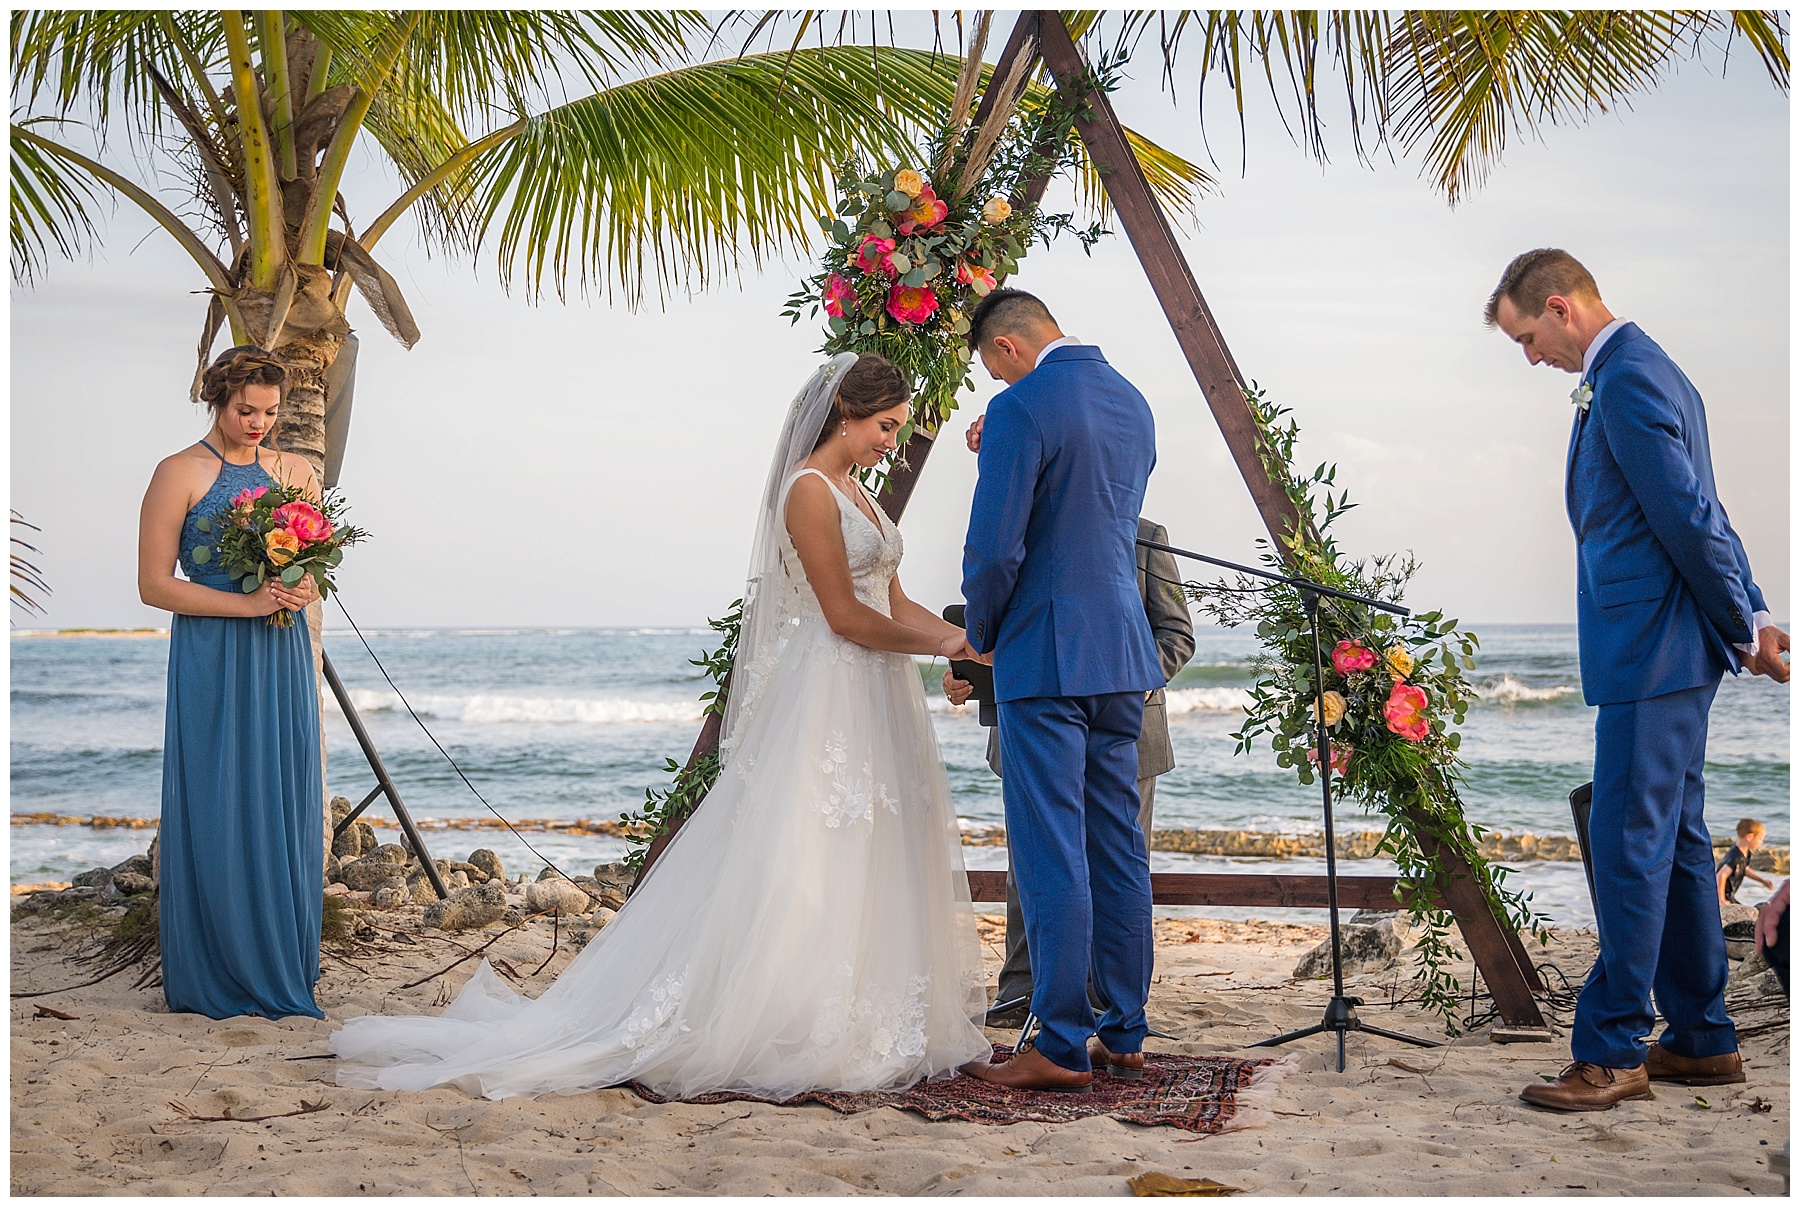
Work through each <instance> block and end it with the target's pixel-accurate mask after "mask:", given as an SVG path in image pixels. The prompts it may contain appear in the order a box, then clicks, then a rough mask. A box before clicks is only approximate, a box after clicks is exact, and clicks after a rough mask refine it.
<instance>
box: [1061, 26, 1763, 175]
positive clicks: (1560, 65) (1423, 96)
mask: <svg viewBox="0 0 1800 1207" xmlns="http://www.w3.org/2000/svg"><path fill="white" fill-rule="evenodd" d="M1094 17H1095V14H1091V13H1089V14H1082V16H1081V18H1080V19H1079V20H1072V21H1071V22H1070V28H1071V31H1072V32H1075V33H1076V34H1077V36H1079V34H1080V32H1081V31H1084V30H1086V29H1088V28H1089V27H1090V26H1092V25H1094V24H1095V22H1094V19H1093V18H1094ZM1111 24H1112V25H1113V28H1114V36H1115V38H1116V43H1115V47H1114V53H1115V54H1129V53H1131V52H1132V51H1134V50H1135V49H1136V48H1137V47H1138V46H1139V45H1140V44H1141V42H1142V41H1143V39H1144V38H1145V37H1146V36H1149V35H1154V36H1155V38H1156V41H1157V44H1158V46H1159V47H1160V49H1161V51H1162V56H1163V69H1164V79H1165V82H1166V83H1168V84H1169V85H1171V86H1173V85H1175V84H1177V83H1178V82H1181V81H1184V80H1189V79H1192V80H1194V81H1195V84H1196V86H1197V87H1198V88H1199V89H1200V91H1201V95H1202V99H1204V90H1205V87H1206V84H1207V82H1208V81H1209V80H1211V79H1213V78H1214V77H1218V78H1219V80H1220V82H1221V83H1223V84H1224V85H1225V87H1227V88H1228V89H1230V92H1231V98H1232V101H1233V103H1234V108H1235V112H1236V114H1237V118H1238V123H1239V129H1240V134H1241V132H1242V127H1243V115H1244V102H1245V94H1246V92H1247V91H1248V90H1250V89H1252V88H1255V87H1256V86H1257V85H1256V77H1258V76H1260V77H1261V78H1262V81H1263V83H1264V85H1266V87H1267V88H1268V91H1269V95H1270V97H1271V98H1272V100H1273V101H1274V103H1275V105H1276V108H1277V109H1278V110H1279V111H1280V114H1281V117H1282V120H1283V122H1284V123H1286V124H1287V125H1288V129H1289V131H1290V132H1291V133H1293V134H1294V135H1295V137H1296V138H1297V139H1299V140H1301V141H1303V142H1304V144H1305V146H1306V148H1307V150H1308V151H1309V152H1310V153H1312V154H1313V155H1315V156H1317V157H1318V158H1319V159H1321V160H1323V159H1325V158H1326V157H1327V155H1326V145H1325V122H1324V120H1323V118H1322V116H1321V113H1320V107H1321V101H1322V94H1323V92H1324V90H1326V89H1328V88H1329V89H1331V90H1332V91H1333V92H1334V93H1338V94H1339V95H1340V97H1341V101H1342V104H1343V106H1344V110H1345V112H1346V114H1347V117H1348V123H1347V124H1348V127H1349V134H1350V137H1351V142H1352V145H1353V147H1354V150H1355V154H1356V156H1357V157H1358V158H1359V159H1363V158H1366V157H1367V156H1368V155H1370V154H1371V153H1372V152H1376V151H1379V150H1380V149H1381V148H1382V147H1383V146H1384V145H1388V146H1392V147H1397V148H1398V150H1399V151H1400V153H1401V154H1402V155H1405V154H1410V153H1412V152H1414V151H1415V150H1419V149H1421V148H1422V149H1423V153H1424V167H1423V174H1424V175H1425V176H1426V177H1427V178H1428V179H1429V180H1430V181H1431V183H1432V185H1433V187H1434V188H1436V189H1438V190H1439V191H1440V192H1442V193H1443V194H1444V196H1445V198H1446V199H1447V200H1448V201H1450V203H1451V204H1455V203H1456V202H1457V201H1458V200H1459V199H1460V198H1461V197H1463V196H1464V195H1465V194H1466V193H1467V192H1468V191H1469V190H1470V189H1472V188H1477V187H1479V186H1480V185H1481V183H1482V181H1483V180H1484V179H1485V177H1486V175H1487V172H1488V171H1489V169H1490V168H1492V167H1493V165H1494V164H1495V163H1497V162H1498V161H1499V158H1500V156H1501V153H1502V152H1503V151H1504V150H1505V147H1506V143H1507V140H1508V138H1509V137H1512V136H1513V135H1516V134H1533V135H1535V134H1537V133H1538V132H1539V130H1540V128H1541V127H1542V126H1544V125H1559V124H1565V123H1571V122H1579V121H1583V120H1585V119H1587V118H1589V117H1591V116H1592V115H1593V114H1595V113H1604V112H1607V111H1609V110H1610V109H1613V108H1615V107H1618V106H1625V107H1629V106H1630V103H1631V99H1632V97H1634V96H1637V95H1640V94H1642V93H1646V92H1649V91H1650V90H1652V89H1653V88H1654V87H1655V86H1656V85H1657V84H1659V83H1660V82H1661V81H1662V80H1663V78H1664V77H1666V76H1667V75H1669V74H1670V73H1671V72H1672V71H1673V70H1674V69H1675V68H1676V67H1677V66H1678V65H1679V64H1680V63H1681V62H1682V61H1683V60H1687V59H1692V58H1695V57H1697V56H1699V55H1700V54H1701V53H1702V52H1704V51H1706V50H1708V49H1711V50H1713V51H1715V52H1717V53H1718V54H1719V55H1720V56H1721V58H1722V59H1723V60H1724V61H1725V62H1726V63H1727V64H1728V63H1729V61H1730V53H1731V50H1732V48H1733V44H1734V43H1735V42H1736V41H1738V40H1740V39H1741V40H1742V41H1743V42H1744V43H1745V45H1746V46H1747V48H1748V49H1749V50H1750V51H1752V52H1753V53H1754V54H1755V56H1756V58H1757V60H1758V61H1759V62H1760V63H1761V64H1762V66H1763V68H1764V69H1765V70H1766V71H1767V72H1768V74H1769V78H1770V79H1771V81H1772V82H1773V83H1774V84H1775V86H1776V87H1778V88H1780V89H1781V90H1782V91H1784V92H1785V91H1786V90H1787V87H1788V52H1787V45H1786V40H1787V29H1786V26H1785V24H1784V22H1783V12H1782V10H1779V9H1764V10H1737V11H1729V12H1727V11H1714V10H1706V9H1672V10H1661V11H1649V10H1634V11H1608V10H1564V11H1545V10H1489V11H1481V10H1413V11H1401V12H1381V11H1369V10H1362V9H1354V10H1317V9H1300V10H1217V9H1212V10H1181V11H1166V12H1132V13H1123V14H1118V15H1117V18H1116V20H1114V21H1112V22H1111ZM1195 43H1198V45H1197V46H1194V44H1195ZM1185 47H1194V48H1195V49H1197V50H1198V51H1199V61H1198V64H1197V69H1196V64H1195V63H1194V62H1193V61H1192V60H1190V59H1184V58H1183V56H1182V55H1181V53H1180V52H1181V51H1182V50H1183V49H1184V48H1185Z"/></svg>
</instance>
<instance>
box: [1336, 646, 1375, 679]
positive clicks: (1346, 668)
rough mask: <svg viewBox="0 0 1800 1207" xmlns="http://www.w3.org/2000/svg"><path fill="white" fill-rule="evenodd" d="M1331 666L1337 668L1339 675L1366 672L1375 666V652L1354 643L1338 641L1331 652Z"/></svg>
mask: <svg viewBox="0 0 1800 1207" xmlns="http://www.w3.org/2000/svg"><path fill="white" fill-rule="evenodd" d="M1331 665H1333V666H1335V667H1336V668H1337V673H1338V674H1340V675H1351V674H1355V673H1356V672H1357V671H1366V670H1368V669H1369V668H1370V667H1372V666H1374V665H1375V651H1374V650H1372V649H1370V648H1369V647H1368V646H1366V645H1357V644H1356V643H1355V642H1354V641H1340V642H1338V643H1337V648H1336V649H1334V650H1332V651H1331Z"/></svg>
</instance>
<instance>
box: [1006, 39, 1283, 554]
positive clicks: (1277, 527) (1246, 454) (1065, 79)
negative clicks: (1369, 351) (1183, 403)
mask: <svg viewBox="0 0 1800 1207" xmlns="http://www.w3.org/2000/svg"><path fill="white" fill-rule="evenodd" d="M1038 30H1039V44H1040V46H1041V48H1042V49H1041V53H1042V54H1043V56H1044V64H1045V66H1047V67H1048V68H1049V69H1050V73H1051V75H1053V76H1055V77H1056V85H1057V89H1058V90H1059V91H1060V92H1061V93H1062V95H1063V98H1064V100H1065V102H1068V103H1071V104H1075V105H1077V111H1076V116H1075V129H1076V131H1077V132H1078V133H1079V134H1080V135H1081V141H1082V144H1083V145H1084V146H1086V148H1087V153H1088V158H1089V159H1090V160H1092V161H1093V164H1094V166H1095V167H1096V168H1097V169H1098V170H1099V172H1100V179H1101V182H1102V184H1103V186H1104V187H1105V189H1106V196H1107V199H1108V200H1110V201H1111V202H1112V207H1113V212H1114V213H1116V214H1118V216H1119V223H1120V225H1122V226H1123V227H1124V228H1125V234H1126V235H1127V236H1128V237H1129V238H1130V240H1131V246H1132V248H1133V250H1135V251H1136V252H1137V257H1138V261H1139V262H1140V263H1141V264H1142V265H1143V266H1144V274H1145V275H1146V276H1147V277H1149V279H1150V287H1151V289H1153V290H1154V291H1155V293H1156V300H1157V301H1158V302H1160V303H1161V304H1162V308H1163V313H1164V314H1165V315H1167V316H1168V320H1169V326H1171V327H1173V328H1174V330H1175V340H1176V342H1177V343H1178V344H1180V345H1181V351H1182V355H1184V356H1185V357H1187V362H1188V368H1189V369H1191V370H1192V371H1193V374H1194V380H1195V381H1197V382H1199V383H1200V391H1201V393H1202V394H1204V395H1205V396H1206V405H1207V406H1208V407H1210V408H1211V409H1212V413H1213V418H1214V419H1215V420H1216V421H1217V422H1218V424H1219V431H1220V433H1221V434H1223V435H1224V437H1225V445H1226V447H1227V448H1229V449H1230V450H1231V456H1232V459H1233V460H1234V461H1236V462H1237V467H1238V473H1239V474H1241V475H1242V476H1243V479H1244V485H1245V486H1247V487H1249V488H1250V497H1251V499H1252V500H1254V501H1255V503H1256V510H1257V511H1258V512H1259V513H1260V514H1261V515H1262V521H1263V525H1264V527H1266V528H1267V529H1268V530H1269V535H1270V536H1271V537H1273V538H1274V539H1275V547H1276V548H1277V549H1281V550H1285V549H1286V548H1287V544H1286V541H1285V539H1284V538H1286V537H1287V536H1288V535H1289V534H1290V533H1292V532H1293V531H1294V530H1295V527H1296V526H1297V525H1298V523H1299V516H1298V514H1297V513H1296V512H1295V510H1294V505H1293V503H1292V502H1290V501H1289V499H1288V497H1287V495H1286V493H1285V492H1283V491H1282V489H1281V488H1280V487H1279V486H1278V485H1276V483H1275V482H1274V481H1273V480H1272V479H1271V478H1270V476H1269V471H1268V470H1267V469H1266V468H1265V467H1264V466H1263V463H1262V457H1261V455H1260V453H1259V452H1258V444H1259V442H1260V436H1259V433H1258V429H1257V425H1256V418H1255V416H1254V415H1253V414H1252V412H1251V410H1250V404H1249V403H1247V402H1245V401H1244V377H1243V374H1241V373H1239V372H1238V367H1237V363H1236V362H1235V361H1233V360H1232V358H1231V351H1230V349H1228V348H1227V347H1226V346H1225V339H1224V337H1223V336H1222V335H1220V333H1219V328H1218V325H1217V324H1216V323H1214V322H1213V315H1212V310H1211V308H1210V307H1208V306H1207V304H1206V299H1205V298H1204V297H1203V296H1201V293H1200V286H1199V284H1198V283H1197V282H1196V281H1195V280H1194V274H1193V273H1192V272H1191V271H1190V270H1189V269H1188V263H1187V257H1185V256H1183V255H1182V254H1181V245H1180V244H1178V243H1177V242H1176V241H1175V232H1174V229H1173V228H1172V227H1170V225H1169V220H1168V217H1167V216H1166V215H1165V214H1164V213H1163V210H1162V206H1161V205H1159V204H1158V203H1157V200H1156V194H1155V193H1154V192H1153V191H1152V190H1151V188H1150V182H1149V181H1148V180H1147V179H1146V178H1145V176H1144V169H1143V166H1142V165H1141V164H1139V163H1138V161H1137V156H1136V155H1134V154H1133V153H1132V151H1131V145H1130V143H1129V142H1128V141H1127V140H1126V137H1125V127H1124V126H1122V125H1121V124H1120V123H1119V118H1118V115H1117V114H1116V113H1114V112H1113V107H1112V102H1111V101H1110V100H1108V99H1107V96H1106V94H1105V93H1104V92H1102V91H1100V90H1099V89H1098V88H1095V87H1092V86H1091V85H1092V78H1093V76H1092V72H1091V71H1090V70H1089V68H1088V65H1087V61H1086V60H1085V59H1084V58H1083V57H1082V54H1081V51H1080V49H1079V48H1078V47H1077V46H1076V45H1075V43H1074V41H1073V40H1071V39H1070V37H1069V30H1068V27H1067V26H1066V25H1064V24H1063V20H1062V17H1061V15H1060V14H1059V13H1054V12H1046V13H1044V14H1042V18H1041V19H1040V20H1039V22H1038Z"/></svg>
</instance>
